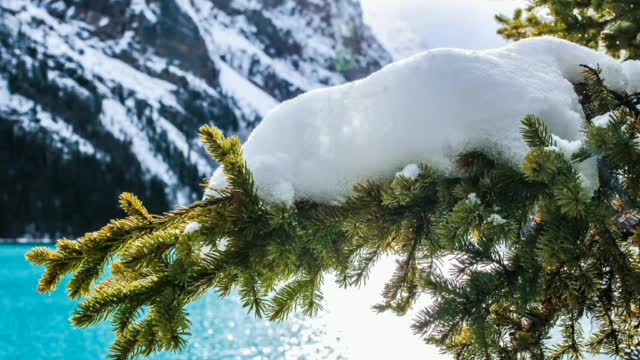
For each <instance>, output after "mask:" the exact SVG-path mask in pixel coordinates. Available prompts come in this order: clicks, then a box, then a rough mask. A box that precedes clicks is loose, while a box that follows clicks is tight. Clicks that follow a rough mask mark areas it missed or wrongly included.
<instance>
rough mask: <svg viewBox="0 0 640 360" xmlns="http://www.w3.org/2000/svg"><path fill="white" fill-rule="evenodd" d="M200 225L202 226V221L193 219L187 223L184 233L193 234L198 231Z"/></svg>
mask: <svg viewBox="0 0 640 360" xmlns="http://www.w3.org/2000/svg"><path fill="white" fill-rule="evenodd" d="M200 226H201V225H200V223H197V222H195V221H192V222H190V223H189V224H187V226H186V227H185V228H184V233H185V234H191V233H193V232H196V231H198V230H200Z"/></svg>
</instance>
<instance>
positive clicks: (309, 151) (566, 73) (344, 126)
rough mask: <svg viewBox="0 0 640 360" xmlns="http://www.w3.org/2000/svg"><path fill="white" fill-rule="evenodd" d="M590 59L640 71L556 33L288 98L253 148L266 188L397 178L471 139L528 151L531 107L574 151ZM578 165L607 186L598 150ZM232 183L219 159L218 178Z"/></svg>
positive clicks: (407, 63)
mask: <svg viewBox="0 0 640 360" xmlns="http://www.w3.org/2000/svg"><path fill="white" fill-rule="evenodd" d="M581 64H588V65H592V66H594V67H595V66H601V67H602V69H603V76H604V78H605V79H606V81H607V83H608V85H609V86H610V87H611V88H612V89H614V90H625V91H629V90H630V89H634V88H635V86H637V84H638V81H640V77H638V74H640V72H635V71H633V69H635V67H636V66H637V65H638V63H635V65H636V66H634V65H632V64H634V63H629V62H627V63H625V64H624V65H623V64H621V63H620V62H619V61H617V60H614V59H613V58H611V57H609V56H607V55H605V54H602V53H598V52H596V51H594V50H591V49H588V48H585V47H581V46H579V45H576V44H573V43H570V42H567V41H564V40H558V39H554V38H537V39H529V40H523V41H520V42H517V43H513V44H511V45H508V46H506V47H503V48H498V49H494V50H483V51H473V50H460V49H440V50H431V51H427V52H424V53H422V54H419V55H416V56H414V57H411V58H408V59H406V60H403V61H399V62H396V63H394V64H391V65H388V66H386V67H385V68H383V69H382V70H380V71H378V72H376V73H374V74H372V75H371V76H369V77H367V78H366V79H362V80H359V81H354V82H351V83H348V84H344V85H340V86H336V87H332V88H326V89H320V90H315V91H311V92H308V93H306V94H304V95H301V96H299V97H297V98H295V99H293V100H290V101H287V102H284V103H283V104H281V105H280V106H278V107H277V108H276V109H275V110H273V111H272V112H271V113H269V115H268V116H267V117H266V118H265V119H264V121H263V122H262V123H261V124H260V125H258V127H257V128H256V129H255V130H254V131H253V133H252V134H251V136H250V137H249V139H248V140H247V142H246V143H245V144H244V147H243V151H244V155H245V158H246V161H247V163H248V165H249V167H250V168H251V170H252V172H253V174H254V176H255V180H256V184H257V186H258V190H259V191H260V193H261V194H262V195H263V196H265V197H266V198H267V199H271V200H275V201H283V202H287V203H291V202H292V201H294V200H295V199H301V198H310V199H313V200H316V201H328V202H331V201H335V200H340V198H341V197H342V196H344V195H348V194H350V193H351V190H352V187H353V185H355V184H357V183H359V182H364V181H367V180H372V179H389V178H392V177H393V176H394V174H395V173H396V172H397V171H400V170H401V169H403V167H405V166H406V165H407V164H413V163H427V164H428V165H430V166H433V167H434V168H436V169H439V170H440V171H444V172H449V171H452V163H453V161H452V160H453V159H454V156H455V155H457V154H458V153H459V152H461V151H464V150H465V149H477V148H482V149H484V150H486V151H491V152H498V153H500V154H502V155H503V156H505V157H507V158H508V159H512V160H513V162H514V163H517V162H520V161H521V160H522V158H523V157H524V156H525V155H526V153H527V152H528V148H527V145H526V144H525V142H524V140H523V139H522V136H521V134H520V130H521V124H520V120H521V119H522V118H523V117H524V116H526V115H528V114H534V115H537V116H539V117H540V118H541V119H543V120H544V121H545V123H546V124H547V126H548V127H549V129H550V131H551V132H552V133H553V134H554V136H555V137H554V138H555V140H556V143H557V145H558V146H557V151H560V152H561V153H563V154H566V155H567V156H570V155H571V153H573V152H574V151H575V150H576V149H577V148H579V147H580V143H579V141H580V140H581V139H582V137H583V134H582V131H581V129H582V124H583V121H584V113H583V111H582V107H581V105H580V101H579V98H578V95H577V94H576V91H575V88H574V84H576V83H578V82H580V81H581V80H582V68H581V67H580V65H581ZM577 169H578V171H580V172H581V174H582V175H583V176H584V182H585V185H587V186H590V187H592V188H593V187H597V172H596V171H595V162H594V161H589V160H587V162H585V163H583V164H579V165H578V167H577ZM410 170H411V169H410V168H405V169H404V170H402V173H405V174H409V175H411V171H410ZM225 184H226V181H225V178H224V174H223V172H222V169H218V170H216V172H215V173H214V175H213V177H212V179H211V181H210V187H211V188H212V189H218V188H221V187H224V186H225ZM209 194H212V192H211V191H209Z"/></svg>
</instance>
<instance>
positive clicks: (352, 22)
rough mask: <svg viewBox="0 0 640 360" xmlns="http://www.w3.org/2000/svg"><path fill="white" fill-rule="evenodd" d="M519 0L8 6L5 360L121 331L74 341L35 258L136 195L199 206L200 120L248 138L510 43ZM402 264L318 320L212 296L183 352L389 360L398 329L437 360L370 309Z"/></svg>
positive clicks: (3, 22)
mask: <svg viewBox="0 0 640 360" xmlns="http://www.w3.org/2000/svg"><path fill="white" fill-rule="evenodd" d="M523 4H524V1H519V0H447V1H439V0H362V1H358V0H2V1H0V242H2V243H5V245H4V246H2V247H0V263H1V264H2V265H0V359H5V358H6V359H41V358H65V359H95V358H99V357H101V356H102V357H103V356H104V355H105V354H106V351H107V346H108V344H109V343H110V341H111V340H112V338H111V335H110V330H109V328H108V326H107V327H101V328H98V329H94V330H91V331H80V330H74V329H72V328H71V327H70V325H69V322H68V321H67V317H68V314H69V312H70V311H71V309H72V308H73V304H71V303H69V302H68V301H67V300H65V295H64V293H63V292H61V291H60V292H58V293H56V294H54V295H52V296H50V297H41V296H38V295H37V294H36V292H35V285H36V282H37V279H38V277H39V276H40V275H41V269H38V268H33V267H31V266H29V265H27V264H26V262H25V261H24V253H25V252H26V251H27V250H28V249H29V246H31V245H29V244H34V243H53V242H55V240H56V239H58V238H60V237H68V238H74V237H77V236H79V235H82V234H83V233H84V232H87V231H92V230H95V229H97V228H99V227H101V226H102V225H103V224H105V223H106V222H107V221H108V220H109V219H111V218H114V217H119V216H121V214H120V211H119V210H118V208H117V206H116V202H117V196H118V194H120V193H121V192H123V191H129V192H133V193H135V194H137V195H138V196H140V197H141V198H142V200H143V201H144V202H145V204H146V205H147V206H148V208H149V209H150V210H152V211H154V212H161V211H165V210H167V209H170V208H172V207H174V206H176V205H180V204H187V203H190V202H192V201H194V200H196V199H199V198H200V197H201V196H202V188H201V186H200V185H201V184H202V183H203V182H204V181H205V180H206V177H207V176H209V175H210V174H211V173H212V171H213V169H215V167H216V164H215V163H214V162H213V161H212V160H211V159H210V158H209V157H208V155H207V154H206V153H205V152H204V151H203V150H202V148H201V146H200V143H199V140H198V128H199V127H200V126H201V125H202V124H204V123H212V124H214V125H216V126H217V127H219V128H221V129H223V130H224V131H225V133H226V134H227V135H237V136H239V137H240V138H241V139H246V137H247V136H248V134H249V133H250V132H251V130H252V129H253V128H254V127H255V126H256V125H257V124H258V123H259V122H260V120H261V119H262V117H263V116H264V115H265V114H266V113H267V112H269V111H270V110H271V109H272V108H273V107H275V106H276V105H277V104H278V103H280V102H282V101H286V100H288V99H291V98H293V97H295V96H296V95H299V94H301V93H303V92H306V91H309V90H312V89H316V88H320V87H325V86H332V85H338V84H341V83H344V82H347V81H352V80H356V79H359V78H362V77H365V76H367V75H369V74H371V73H372V72H374V71H376V70H378V69H380V68H381V67H383V66H385V65H386V64H389V63H390V62H392V61H394V60H397V59H402V58H405V57H407V56H411V55H413V54H416V53H418V52H420V51H423V50H426V49H430V48H436V47H463V48H471V49H481V48H491V47H496V46H501V45H503V44H504V40H502V39H501V38H500V37H498V36H497V35H496V34H495V30H496V29H497V24H496V23H495V22H494V20H493V16H494V15H495V14H496V13H508V14H510V13H511V12H512V11H513V10H514V9H515V8H516V7H518V6H522V5H523ZM16 244H27V245H16ZM390 261H391V260H390V259H388V261H386V262H383V263H382V264H381V265H380V266H379V269H377V270H376V271H378V273H379V274H380V275H381V276H375V274H374V276H372V279H376V278H379V279H380V281H379V282H375V281H374V282H373V283H371V284H369V286H368V287H367V289H364V290H360V291H355V292H353V293H349V292H345V291H342V290H338V289H337V288H335V287H332V286H331V285H328V286H327V291H328V293H329V295H328V296H327V299H328V300H327V301H328V304H329V306H327V308H328V310H329V311H327V312H326V313H325V314H323V315H322V316H321V317H320V318H319V319H315V320H313V321H302V320H301V319H294V320H292V321H291V322H288V323H284V324H279V325H274V324H269V323H266V322H261V321H256V320H255V319H253V318H250V317H248V316H247V315H246V314H245V312H244V310H242V308H241V306H240V304H239V303H238V302H237V301H235V300H234V299H233V298H230V299H226V300H220V299H218V298H217V297H216V296H215V295H211V296H209V297H207V298H206V300H205V301H203V302H201V303H199V304H197V306H195V307H194V308H193V309H191V312H192V318H193V320H194V327H193V329H192V332H193V334H194V337H193V340H192V342H191V345H190V347H189V349H188V351H187V353H185V354H183V355H182V356H183V358H198V359H199V358H212V359H220V358H224V359H226V358H228V359H236V358H251V359H253V358H273V359H281V358H295V359H297V358H309V359H316V358H354V359H364V358H369V359H371V358H387V357H386V356H385V349H384V346H383V345H382V344H383V343H384V342H381V341H376V339H377V336H378V337H380V339H382V337H381V334H386V335H387V336H388V333H389V332H390V331H393V332H394V333H396V334H397V338H398V342H402V343H403V344H404V343H406V346H405V348H407V349H408V350H407V354H403V358H405V359H410V358H419V357H423V356H425V354H427V355H429V356H430V357H429V358H435V356H437V355H436V351H435V350H434V349H429V348H426V347H425V346H423V345H422V344H420V342H419V340H418V338H417V337H413V336H412V335H411V333H410V330H409V320H408V319H398V318H395V317H393V316H380V315H375V314H373V313H372V312H371V311H370V310H369V306H370V305H372V304H373V303H375V302H376V301H377V299H378V298H377V295H378V293H379V289H380V288H381V286H382V284H383V282H384V280H385V279H386V276H385V274H386V270H385V266H387V265H386V264H389V263H390ZM362 322H365V323H367V324H370V325H367V326H363V324H362ZM350 324H351V325H350ZM354 324H357V326H355V325H354ZM389 351H390V349H389ZM386 354H388V356H393V353H391V352H388V353H386ZM167 358H168V357H167ZM171 358H173V357H171Z"/></svg>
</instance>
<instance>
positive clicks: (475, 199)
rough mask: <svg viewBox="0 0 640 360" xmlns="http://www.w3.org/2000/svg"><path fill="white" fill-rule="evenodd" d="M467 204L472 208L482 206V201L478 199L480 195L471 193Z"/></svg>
mask: <svg viewBox="0 0 640 360" xmlns="http://www.w3.org/2000/svg"><path fill="white" fill-rule="evenodd" d="M467 204H468V205H470V206H477V205H480V199H478V195H476V193H471V194H469V195H468V196H467Z"/></svg>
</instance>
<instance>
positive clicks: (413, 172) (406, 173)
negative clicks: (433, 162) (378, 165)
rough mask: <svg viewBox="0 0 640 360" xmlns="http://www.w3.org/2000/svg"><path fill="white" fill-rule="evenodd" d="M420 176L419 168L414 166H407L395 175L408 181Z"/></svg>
mask: <svg viewBox="0 0 640 360" xmlns="http://www.w3.org/2000/svg"><path fill="white" fill-rule="evenodd" d="M418 175H420V167H419V166H418V165H416V164H409V165H407V166H405V167H404V169H402V171H400V172H397V173H396V178H397V177H400V176H402V177H405V178H407V179H410V180H415V179H416V178H418Z"/></svg>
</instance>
